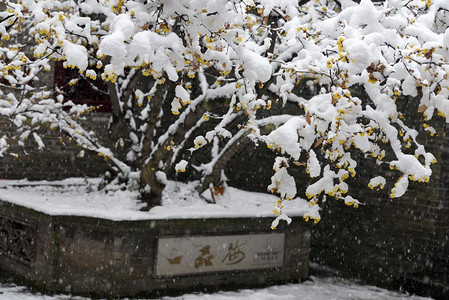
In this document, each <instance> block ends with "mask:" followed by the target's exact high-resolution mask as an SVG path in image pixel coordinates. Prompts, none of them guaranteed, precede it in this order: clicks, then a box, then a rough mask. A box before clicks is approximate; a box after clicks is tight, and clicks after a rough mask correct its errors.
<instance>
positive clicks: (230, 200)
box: [0, 178, 318, 220]
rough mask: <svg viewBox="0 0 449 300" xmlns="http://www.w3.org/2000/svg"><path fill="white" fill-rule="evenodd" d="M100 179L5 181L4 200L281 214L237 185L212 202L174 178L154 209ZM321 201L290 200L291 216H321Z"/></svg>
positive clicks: (41, 205)
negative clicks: (103, 185)
mask: <svg viewBox="0 0 449 300" xmlns="http://www.w3.org/2000/svg"><path fill="white" fill-rule="evenodd" d="M98 184H99V179H82V178H70V179H66V180H61V181H53V182H48V181H36V182H32V181H27V180H0V199H1V200H4V201H8V202H11V203H14V204H18V205H22V206H26V207H29V208H32V209H35V210H37V211H41V212H44V213H47V214H50V215H77V216H91V217H97V218H104V219H110V220H146V219H167V218H205V217H207V218H221V217H273V218H274V217H275V215H274V214H273V212H272V210H273V205H274V204H275V203H276V199H277V198H276V197H275V196H273V195H270V194H263V193H253V192H246V191H242V190H238V189H235V188H232V187H229V188H227V189H226V191H225V194H224V195H223V196H220V197H219V199H217V204H211V203H208V202H207V201H206V200H205V198H207V196H208V195H210V192H209V191H206V192H205V197H200V196H199V194H198V193H197V191H196V190H195V183H190V184H184V183H179V182H173V181H170V182H169V184H168V186H167V187H166V189H165V191H164V194H163V199H162V206H157V207H154V208H152V209H151V210H150V211H148V212H143V211H139V209H140V208H141V207H142V206H143V204H142V203H141V202H139V201H138V200H137V192H135V191H134V192H133V191H121V190H115V191H109V192H105V191H104V190H102V191H98V190H97V186H98ZM317 210H318V207H317V206H311V205H309V204H308V202H307V201H305V200H303V199H299V198H297V199H294V200H291V201H286V202H285V203H284V212H286V213H287V214H288V215H289V216H292V217H293V216H303V215H304V214H305V213H307V214H309V215H311V214H314V215H316V214H317V213H318V211H317Z"/></svg>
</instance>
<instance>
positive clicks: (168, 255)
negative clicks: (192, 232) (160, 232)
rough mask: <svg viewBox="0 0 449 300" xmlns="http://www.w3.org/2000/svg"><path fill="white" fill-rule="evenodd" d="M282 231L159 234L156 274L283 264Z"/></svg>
mask: <svg viewBox="0 0 449 300" xmlns="http://www.w3.org/2000/svg"><path fill="white" fill-rule="evenodd" d="M284 239H285V234H283V233H271V234H253V235H227V236H198V237H180V238H171V237H162V238H160V239H159V244H158V258H157V266H156V267H157V268H156V275H158V276H169V275H182V274H192V273H204V272H217V271H230V270H246V269H263V268H274V267H282V263H283V258H284V256H283V253H284Z"/></svg>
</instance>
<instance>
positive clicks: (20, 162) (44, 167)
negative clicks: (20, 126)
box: [0, 113, 109, 180]
mask: <svg viewBox="0 0 449 300" xmlns="http://www.w3.org/2000/svg"><path fill="white" fill-rule="evenodd" d="M108 120H109V115H108V114H101V113H99V114H91V115H89V116H88V119H87V120H86V121H85V122H86V123H87V128H89V129H90V130H93V131H95V132H96V133H98V137H99V138H104V137H106V136H107V124H108ZM15 131H16V126H15V125H13V124H10V123H9V122H8V121H7V120H5V119H0V133H1V135H8V134H14V133H15ZM38 133H39V135H40V136H41V138H42V140H43V142H44V144H45V148H43V149H41V150H39V149H38V147H37V145H36V142H35V141H34V138H33V136H32V135H31V134H30V136H29V138H28V140H26V143H25V146H24V147H22V146H18V145H17V143H15V142H14V141H11V143H10V144H11V147H10V148H9V150H8V153H7V154H5V155H4V157H2V158H0V178H5V179H23V178H28V179H30V180H44V179H45V180H56V179H62V178H68V177H84V176H88V177H92V176H99V175H100V174H102V173H104V172H105V171H106V170H107V168H108V166H107V164H106V163H105V162H104V160H103V159H102V158H100V157H98V156H96V155H95V154H93V153H89V151H85V153H86V155H85V157H83V158H80V157H78V154H79V153H80V151H81V150H82V149H81V148H80V147H78V146H77V145H76V143H75V142H73V141H72V142H70V141H69V139H68V138H67V136H65V135H64V134H63V133H61V132H60V131H59V130H49V129H48V128H42V129H40V130H39V132H38ZM104 141H105V142H106V139H104ZM10 154H17V158H16V156H14V155H10Z"/></svg>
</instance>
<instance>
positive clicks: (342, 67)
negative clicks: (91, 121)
mask: <svg viewBox="0 0 449 300" xmlns="http://www.w3.org/2000/svg"><path fill="white" fill-rule="evenodd" d="M3 5H4V7H3V8H2V11H1V12H0V34H1V36H2V44H1V45H0V57H1V59H2V60H1V61H0V71H1V78H2V82H1V85H2V87H5V88H4V89H3V91H2V92H1V94H0V114H1V115H3V116H6V117H7V118H9V119H10V120H11V122H13V123H14V124H15V125H17V126H18V129H19V134H18V137H17V138H18V141H19V143H20V142H21V141H22V140H23V139H25V138H26V137H28V136H29V135H30V134H32V135H33V137H34V138H35V139H36V141H37V142H38V145H39V147H44V144H43V142H42V141H41V139H40V137H39V136H38V135H37V134H36V133H35V132H34V129H35V128H36V127H37V126H38V125H39V124H43V123H46V124H49V126H50V127H54V128H59V130H61V131H62V132H64V133H66V134H68V135H69V136H70V137H71V138H72V139H74V140H75V141H76V142H77V143H78V144H79V145H80V147H82V148H83V149H84V151H93V152H97V153H98V155H101V156H104V157H105V159H107V160H108V162H110V164H111V166H113V169H114V170H115V175H116V176H117V178H120V179H122V180H123V181H122V182H125V183H126V182H129V180H137V181H138V182H139V184H140V189H141V194H142V199H143V200H144V201H146V202H147V203H148V204H149V205H150V206H151V205H155V204H158V203H159V201H160V197H161V193H162V190H163V189H164V187H165V184H166V180H167V176H168V177H170V176H173V173H174V172H183V171H185V170H186V169H188V168H189V169H190V170H191V173H192V174H197V175H196V176H198V178H199V179H201V180H202V182H203V188H204V189H205V188H209V186H212V187H214V186H219V185H220V184H221V181H222V177H221V176H222V172H221V171H222V169H223V167H224V165H225V164H226V162H227V161H228V160H229V159H231V158H232V156H233V155H234V154H235V153H237V152H238V151H239V145H241V144H242V143H245V141H254V142H255V143H265V144H266V145H267V146H268V147H269V148H271V149H273V151H276V152H277V153H278V157H277V158H276V160H275V162H274V171H275V172H274V175H273V177H272V184H271V185H270V186H269V187H268V189H269V190H270V191H271V192H273V193H276V194H278V195H279V201H278V202H277V203H276V204H275V209H274V211H275V212H276V213H277V214H278V215H279V216H278V218H277V219H276V220H275V222H274V224H273V227H275V226H276V224H277V223H278V222H279V220H281V219H286V220H289V219H288V216H286V215H285V214H284V213H283V212H282V202H283V201H284V200H289V199H292V198H294V197H296V196H302V195H297V190H296V184H295V178H293V176H291V175H290V173H291V172H290V173H289V168H292V167H305V168H306V169H307V172H308V173H309V175H310V177H311V178H313V182H312V184H311V185H310V186H308V188H307V191H306V195H305V196H306V197H308V198H309V199H310V203H311V205H313V204H316V203H317V202H319V201H320V199H322V197H324V196H325V195H327V196H331V197H335V198H337V199H343V200H344V201H345V203H346V204H348V205H353V206H358V205H359V204H360V202H359V201H358V200H357V199H356V198H355V197H354V195H353V196H350V195H346V194H347V193H349V194H350V191H348V189H349V187H348V184H347V179H348V178H350V177H356V176H357V161H356V159H355V156H354V155H358V156H360V153H362V157H363V155H366V156H370V157H372V159H375V160H376V161H377V162H378V164H388V165H389V166H390V167H391V168H392V169H396V170H397V172H398V173H400V174H401V176H400V177H399V180H398V181H397V182H396V183H395V186H394V188H392V190H391V197H392V198H394V197H399V196H401V195H403V194H404V193H405V191H406V190H407V187H408V184H409V181H410V180H414V181H423V182H427V181H428V180H429V177H430V176H431V173H432V171H431V167H430V166H431V164H433V163H434V162H435V158H434V155H432V154H431V153H429V152H428V151H427V150H426V148H425V145H422V144H420V143H419V141H418V136H419V134H421V135H422V134H426V133H428V134H430V135H435V134H437V131H436V129H435V128H433V127H432V126H431V125H430V124H431V123H429V122H430V120H431V119H432V117H433V116H434V115H440V116H442V117H443V118H446V120H449V119H447V117H446V116H449V101H448V96H449V80H448V75H447V74H448V57H449V56H448V55H449V38H448V37H449V31H448V30H446V28H447V27H448V23H449V2H447V1H445V0H433V1H432V0H425V1H424V0H386V1H384V2H378V1H377V2H374V3H373V2H372V1H370V0H362V1H360V2H359V3H357V2H353V1H350V0H339V1H331V0H311V1H297V0H290V1H272V0H260V1H255V0H243V1H237V0H213V1H200V0H176V1H175V0H147V1H144V0H136V1H124V0H78V1H74V0H71V1H64V0H60V1H57V0H40V1H34V0H22V1H11V0H5V1H3ZM27 49H29V50H27ZM52 60H62V61H63V64H64V67H66V68H73V69H75V70H77V71H79V72H78V73H79V76H80V77H83V78H84V79H89V78H90V79H96V78H97V77H98V78H101V79H102V80H103V81H104V82H105V83H106V85H107V89H108V93H109V97H110V99H111V103H112V113H113V118H112V123H111V128H110V129H111V130H110V132H111V139H112V143H111V144H112V145H113V146H112V147H109V148H108V147H106V146H104V145H101V144H100V143H99V142H98V140H97V139H96V138H95V137H94V136H92V134H91V132H88V131H86V130H84V129H83V127H82V126H81V125H80V122H79V120H80V119H82V115H83V114H84V113H86V112H88V111H89V110H90V108H88V107H87V106H83V105H75V104H73V103H70V102H67V101H65V100H64V95H63V93H62V92H61V91H60V90H59V89H58V88H57V87H56V90H55V91H46V90H45V89H44V88H43V87H42V86H40V85H39V84H37V83H36V82H37V81H38V79H39V77H40V74H41V73H42V72H46V71H49V70H50V69H51V66H52V64H51V63H50V62H51V61H52ZM74 79H75V78H74ZM6 86H7V87H8V89H11V91H9V90H7V89H6ZM305 90H308V92H307V93H304V91H305ZM305 94H310V95H312V96H310V97H305V96H304V95H305ZM397 101H407V105H398V103H397ZM414 106H416V109H415V111H416V110H417V111H418V113H420V114H422V116H423V119H422V120H420V121H418V122H414V123H413V122H407V121H406V120H407V117H408V115H407V114H409V113H410V107H414ZM287 108H288V109H287ZM415 111H414V112H413V113H415ZM409 123H410V124H409ZM412 123H413V124H412ZM415 123H418V124H420V126H422V127H423V128H415V127H414V126H415V125H414V124H415ZM8 143H10V139H8V137H2V138H1V139H0V153H3V152H5V151H6V150H7V147H8ZM200 152H201V158H202V159H204V160H203V161H202V163H201V164H199V163H196V164H189V159H190V158H191V157H194V156H195V155H197V154H196V153H200ZM206 159H207V160H206ZM379 175H381V174H373V177H374V178H373V179H372V180H371V181H370V184H369V186H370V187H372V188H376V187H383V186H384V185H385V183H386V181H387V180H390V179H391V178H384V177H381V176H379ZM125 183H124V184H125ZM305 218H307V219H308V218H312V219H315V220H318V219H319V215H313V216H305Z"/></svg>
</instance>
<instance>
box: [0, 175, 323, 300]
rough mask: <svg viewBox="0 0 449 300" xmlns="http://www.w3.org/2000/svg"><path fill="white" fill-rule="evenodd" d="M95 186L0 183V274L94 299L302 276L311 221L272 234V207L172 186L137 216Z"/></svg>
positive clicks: (258, 197)
mask: <svg viewBox="0 0 449 300" xmlns="http://www.w3.org/2000/svg"><path fill="white" fill-rule="evenodd" d="M95 183H96V182H95V181H91V180H90V181H84V180H82V179H70V180H64V181H60V182H56V183H55V182H51V183H49V182H33V183H31V182H27V181H1V182H0V268H2V269H3V271H6V272H9V273H11V274H13V275H15V276H17V277H19V278H21V279H23V280H26V281H27V282H29V284H30V285H33V286H35V287H38V288H40V289H42V290H46V291H48V292H69V293H72V294H81V295H89V296H97V297H118V296H136V295H140V294H166V293H173V292H174V293H176V291H182V292H185V291H186V290H200V289H204V288H211V289H215V288H226V287H228V288H236V287H244V286H253V285H266V284H271V283H275V282H287V281H297V280H301V279H304V278H307V276H308V261H309V245H310V227H309V226H307V224H306V223H305V222H303V221H301V220H299V218H298V219H297V220H295V218H297V217H301V218H302V216H303V215H304V214H306V213H307V214H310V213H314V212H313V211H311V210H310V209H311V208H310V206H309V205H308V204H307V203H305V201H303V200H300V199H297V200H295V201H291V202H289V203H288V207H286V209H287V210H286V211H287V212H288V213H289V215H290V216H291V217H293V219H294V220H293V222H292V223H291V224H290V225H287V224H286V223H285V222H284V223H281V224H280V225H279V227H278V229H277V230H275V231H273V230H271V229H270V225H271V222H272V221H273V219H274V217H273V215H272V212H271V209H272V207H273V203H274V202H275V199H273V198H272V196H270V195H264V194H256V193H248V192H244V191H240V190H237V189H233V188H228V189H227V194H225V195H224V197H222V199H220V200H219V201H218V202H219V203H217V204H208V203H207V202H206V201H204V199H201V198H200V197H199V196H198V195H197V194H196V193H195V191H194V188H193V185H180V184H174V183H172V184H170V185H169V188H167V191H166V193H165V195H164V200H163V206H161V207H155V208H153V209H152V210H150V211H149V212H142V211H139V208H140V205H141V204H140V203H139V202H138V201H137V200H136V197H135V196H136V195H134V194H133V193H132V192H122V191H110V192H109V193H105V192H104V191H102V192H97V191H94V190H93V187H94V186H95Z"/></svg>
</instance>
